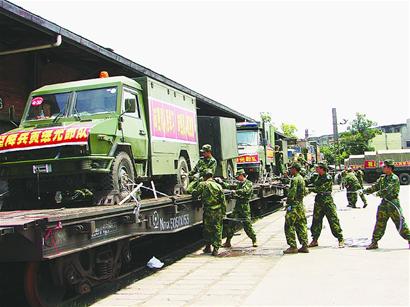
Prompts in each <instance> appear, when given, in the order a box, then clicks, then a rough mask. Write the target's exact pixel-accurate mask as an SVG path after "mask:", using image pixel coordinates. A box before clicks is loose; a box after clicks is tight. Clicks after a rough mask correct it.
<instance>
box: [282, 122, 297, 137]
mask: <svg viewBox="0 0 410 307" xmlns="http://www.w3.org/2000/svg"><path fill="white" fill-rule="evenodd" d="M280 127H281V129H282V132H283V134H284V135H285V136H287V137H288V138H293V139H296V138H297V136H296V134H295V133H296V131H298V128H296V126H295V125H294V124H287V123H282V125H281V126H280Z"/></svg>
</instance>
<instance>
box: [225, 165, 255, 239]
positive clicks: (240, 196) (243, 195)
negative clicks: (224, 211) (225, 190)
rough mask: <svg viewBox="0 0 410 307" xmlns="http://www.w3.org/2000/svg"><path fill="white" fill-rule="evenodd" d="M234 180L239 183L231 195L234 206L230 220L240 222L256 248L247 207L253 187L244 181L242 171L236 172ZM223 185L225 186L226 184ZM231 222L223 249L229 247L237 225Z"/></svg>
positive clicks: (250, 183)
mask: <svg viewBox="0 0 410 307" xmlns="http://www.w3.org/2000/svg"><path fill="white" fill-rule="evenodd" d="M236 178H237V179H238V181H239V183H238V184H237V185H236V186H235V187H234V192H233V195H234V196H235V198H236V204H235V208H234V209H233V212H232V214H231V215H230V218H232V219H233V220H235V219H238V220H240V221H241V223H242V225H243V229H244V230H245V233H246V234H247V236H248V237H249V238H250V239H251V240H252V245H253V246H254V247H256V246H257V243H256V234H255V231H254V230H253V227H252V221H251V207H250V205H249V201H250V199H251V198H252V195H253V185H252V182H251V181H249V180H248V179H246V173H245V171H244V170H243V169H240V170H238V171H237V173H236ZM224 185H225V186H226V184H224ZM233 220H231V221H229V223H228V225H227V227H226V242H225V244H224V247H231V239H232V237H233V235H234V233H235V226H236V224H237V221H233Z"/></svg>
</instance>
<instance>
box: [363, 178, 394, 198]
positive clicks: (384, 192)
mask: <svg viewBox="0 0 410 307" xmlns="http://www.w3.org/2000/svg"><path fill="white" fill-rule="evenodd" d="M364 192H365V193H366V194H371V193H374V192H377V193H376V195H377V196H379V197H381V198H383V199H386V200H396V199H398V198H399V192H400V180H399V177H397V175H396V174H391V175H389V176H387V175H381V176H380V178H379V179H377V181H376V183H375V184H373V185H372V186H371V187H369V188H367V189H365V190H364Z"/></svg>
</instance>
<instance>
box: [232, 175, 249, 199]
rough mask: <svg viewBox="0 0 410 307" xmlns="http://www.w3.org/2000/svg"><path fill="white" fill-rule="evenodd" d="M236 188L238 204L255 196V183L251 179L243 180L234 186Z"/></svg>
mask: <svg viewBox="0 0 410 307" xmlns="http://www.w3.org/2000/svg"><path fill="white" fill-rule="evenodd" d="M234 190H235V196H236V199H237V201H236V203H237V204H238V203H239V204H245V203H249V201H250V200H251V198H252V196H253V184H252V182H251V181H250V180H248V179H246V180H244V181H242V182H239V183H238V184H237V185H236V187H235V188H234Z"/></svg>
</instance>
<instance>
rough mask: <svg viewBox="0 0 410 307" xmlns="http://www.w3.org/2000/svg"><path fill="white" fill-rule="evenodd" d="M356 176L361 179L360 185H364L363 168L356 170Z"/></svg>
mask: <svg viewBox="0 0 410 307" xmlns="http://www.w3.org/2000/svg"><path fill="white" fill-rule="evenodd" d="M356 177H357V180H359V183H360V187H362V186H363V178H364V173H363V171H362V170H360V169H359V170H357V171H356Z"/></svg>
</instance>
